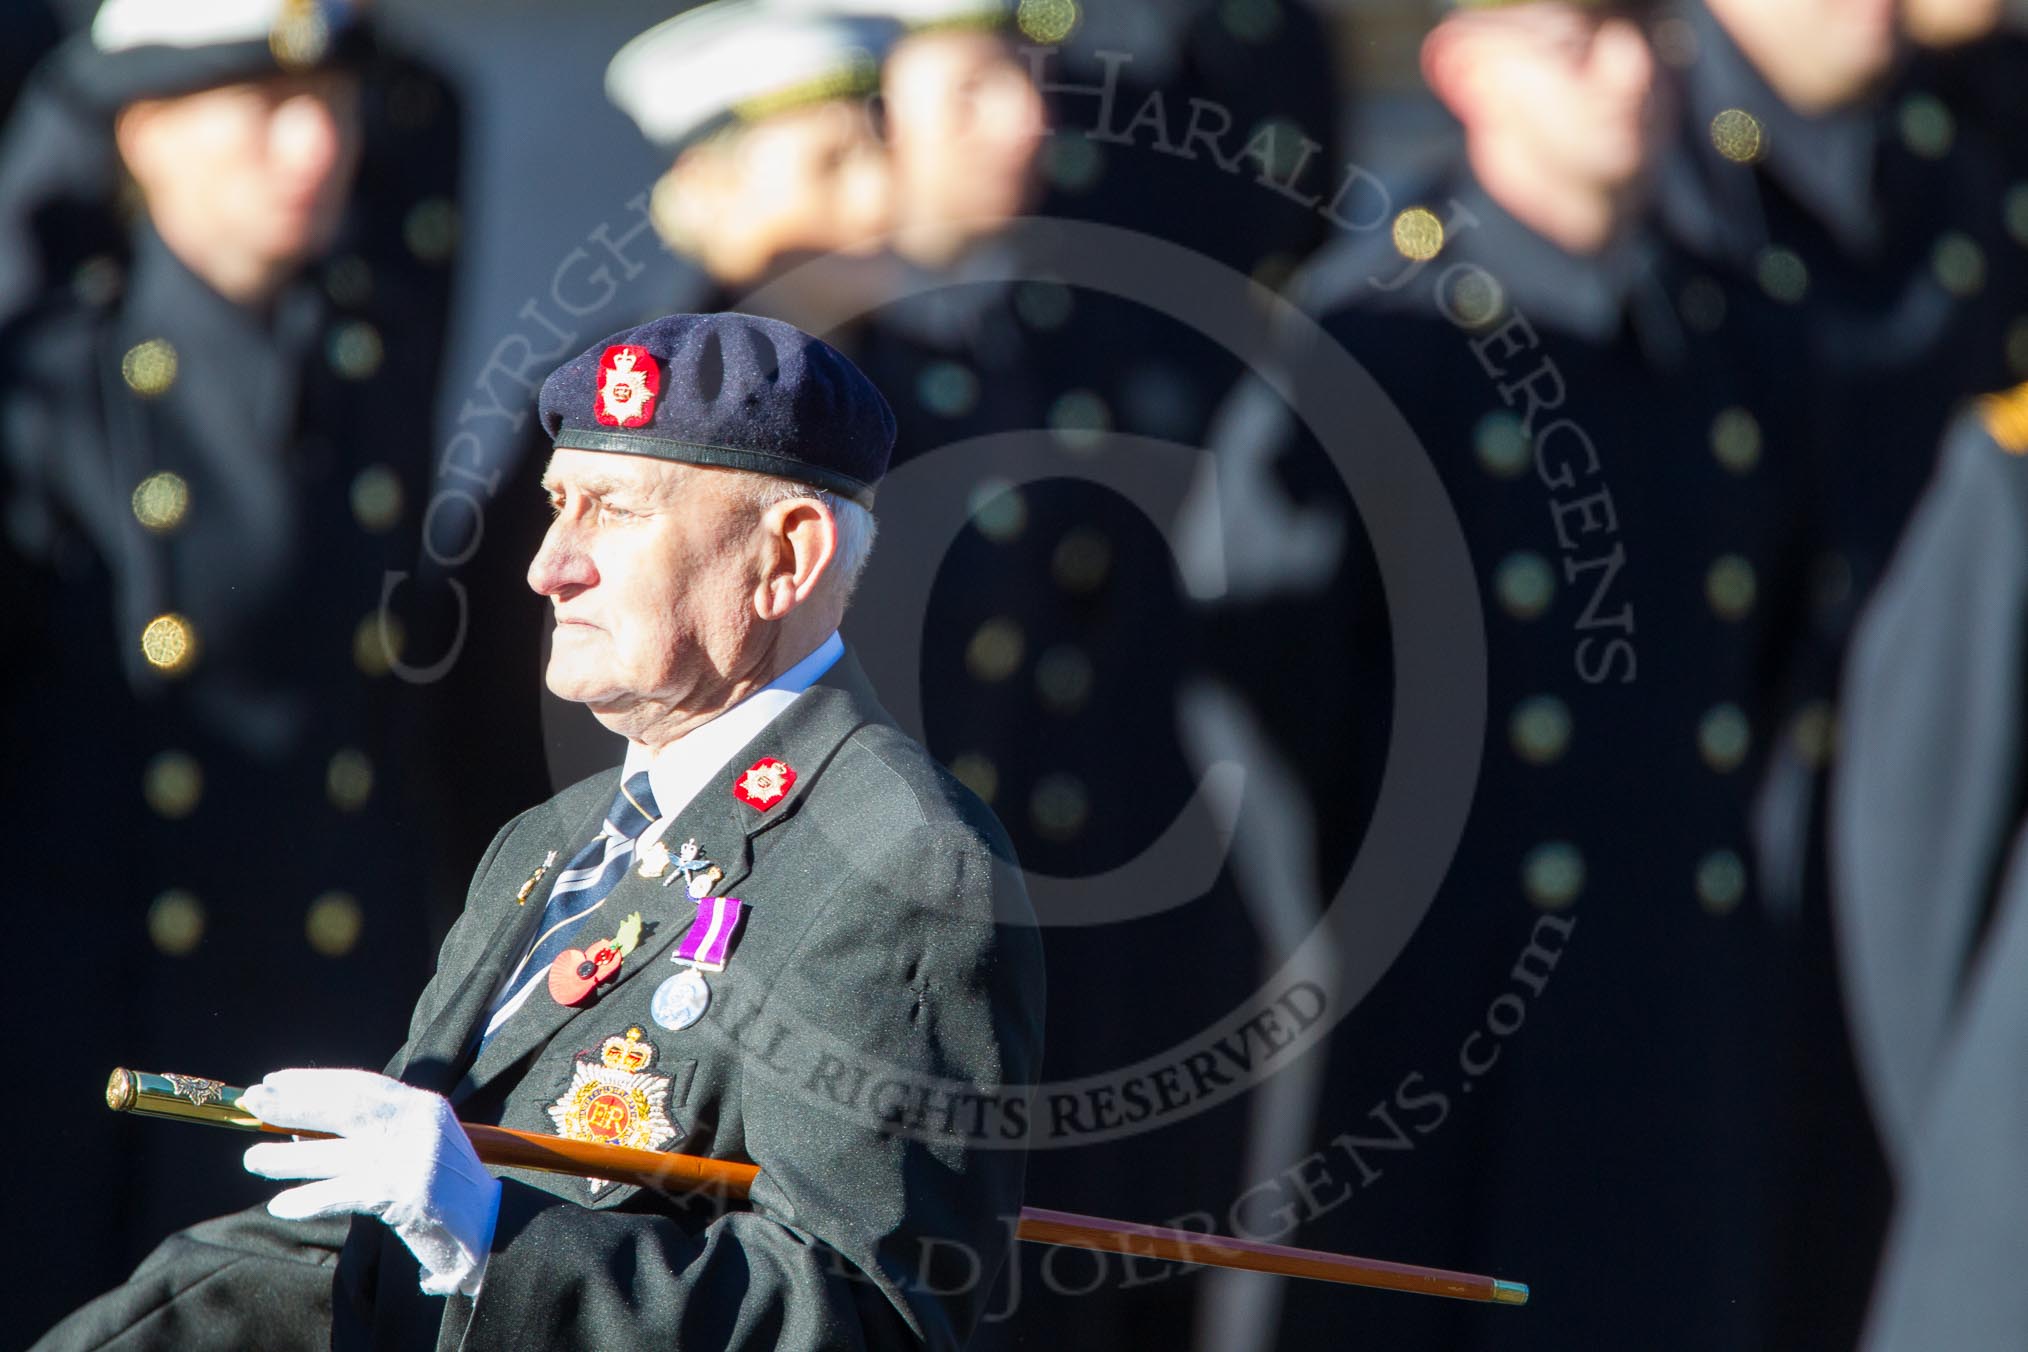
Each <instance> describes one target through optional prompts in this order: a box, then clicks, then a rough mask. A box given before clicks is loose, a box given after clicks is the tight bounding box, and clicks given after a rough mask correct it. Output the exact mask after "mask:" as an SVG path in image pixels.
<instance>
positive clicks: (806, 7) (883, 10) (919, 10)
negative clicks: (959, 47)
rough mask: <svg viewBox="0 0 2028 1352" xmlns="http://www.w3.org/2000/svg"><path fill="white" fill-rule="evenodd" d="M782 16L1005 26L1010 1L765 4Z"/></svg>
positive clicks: (775, 0) (798, 0)
mask: <svg viewBox="0 0 2028 1352" xmlns="http://www.w3.org/2000/svg"><path fill="white" fill-rule="evenodd" d="M767 3H768V4H769V5H770V6H771V7H772V8H774V9H775V10H777V11H778V12H780V13H783V14H847V15H862V16H866V17H870V18H880V19H888V20H891V21H893V22H895V23H898V24H900V25H901V26H902V27H904V28H909V29H915V28H940V27H944V26H946V25H986V24H999V23H1005V22H1007V21H1009V20H1011V19H1013V17H1014V6H1013V4H1012V3H1010V0H767Z"/></svg>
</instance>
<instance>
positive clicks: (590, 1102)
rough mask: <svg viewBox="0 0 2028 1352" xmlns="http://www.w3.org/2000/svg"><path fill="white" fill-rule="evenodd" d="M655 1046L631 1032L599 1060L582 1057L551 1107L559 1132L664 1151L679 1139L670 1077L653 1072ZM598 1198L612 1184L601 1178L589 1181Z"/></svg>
mask: <svg viewBox="0 0 2028 1352" xmlns="http://www.w3.org/2000/svg"><path fill="white" fill-rule="evenodd" d="M654 1060H655V1044H654V1043H652V1042H649V1041H647V1040H646V1039H645V1038H643V1037H642V1036H641V1030H640V1029H639V1028H629V1029H628V1030H627V1032H626V1035H625V1036H624V1037H621V1036H617V1035H615V1036H613V1037H609V1038H607V1039H606V1040H605V1041H604V1042H602V1043H600V1044H599V1051H598V1056H597V1057H596V1058H594V1057H592V1056H591V1055H590V1054H588V1053H585V1052H580V1053H578V1058H577V1065H576V1066H575V1068H574V1069H573V1070H572V1072H571V1080H570V1087H569V1088H567V1089H565V1090H564V1091H563V1096H562V1097H561V1098H559V1099H557V1101H556V1102H554V1103H552V1104H550V1105H549V1118H550V1121H552V1122H554V1123H556V1134H557V1135H559V1136H562V1137H564V1138H565V1139H567V1140H572V1141H596V1142H597V1143H599V1144H600V1145H623V1146H631V1147H633V1148H634V1149H636V1150H660V1149H661V1148H662V1147H663V1146H665V1145H668V1144H669V1143H670V1142H671V1141H673V1140H675V1139H676V1127H675V1124H674V1123H672V1122H670V1120H669V1083H670V1081H669V1077H668V1076H667V1075H654V1074H650V1073H649V1070H648V1067H649V1066H650V1065H652V1064H653V1063H654ZM586 1181H587V1182H588V1183H589V1184H590V1185H591V1190H592V1193H593V1194H594V1195H596V1194H597V1193H599V1192H600V1191H602V1190H603V1189H605V1188H609V1187H611V1186H612V1184H611V1182H610V1181H609V1180H607V1179H603V1178H593V1179H587V1180H586Z"/></svg>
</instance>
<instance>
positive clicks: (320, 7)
mask: <svg viewBox="0 0 2028 1352" xmlns="http://www.w3.org/2000/svg"><path fill="white" fill-rule="evenodd" d="M351 8H352V7H351V6H350V5H348V4H345V3H343V0H321V2H320V3H318V4H315V5H306V4H302V3H300V0H296V2H295V3H292V2H291V0H105V3H104V4H103V5H100V6H99V12H98V14H97V16H96V17H95V18H93V20H92V29H91V37H92V46H94V47H96V48H98V49H99V50H100V51H102V52H124V51H131V50H133V49H134V48H137V47H212V46H217V45H219V44H222V43H229V42H266V41H267V40H268V37H269V35H270V34H271V33H273V32H274V31H275V29H276V27H277V26H278V25H280V24H281V23H282V22H283V20H284V19H285V18H286V17H287V16H288V15H289V14H290V12H291V11H292V10H294V11H303V10H309V11H312V12H316V13H319V14H321V16H322V17H323V18H324V21H325V22H326V23H327V24H328V25H329V26H330V27H331V28H333V29H336V28H338V27H341V26H342V25H343V24H344V23H345V21H346V20H348V19H350V18H351V17H352V15H351V13H350V11H351Z"/></svg>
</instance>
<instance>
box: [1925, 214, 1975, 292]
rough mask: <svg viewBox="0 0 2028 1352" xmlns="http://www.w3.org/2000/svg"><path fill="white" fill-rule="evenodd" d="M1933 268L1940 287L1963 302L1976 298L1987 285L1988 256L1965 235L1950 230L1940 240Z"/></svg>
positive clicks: (1931, 261) (1933, 255)
mask: <svg viewBox="0 0 2028 1352" xmlns="http://www.w3.org/2000/svg"><path fill="white" fill-rule="evenodd" d="M1929 264H1930V270H1931V271H1932V272H1934V273H1935V274H1936V280H1937V285H1938V286H1941V287H1942V288H1943V289H1944V290H1946V291H1948V292H1950V293H1951V294H1952V295H1953V296H1956V297H1958V298H1959V299H1963V298H1964V297H1966V296H1972V295H1976V294H1977V293H1978V291H1979V288H1980V287H1982V286H1984V285H1985V284H1986V252H1985V250H1983V249H1981V248H1980V247H1979V245H1978V242H1977V241H1976V240H1974V239H1973V238H1972V237H1971V236H1970V235H1967V234H1964V233H1963V232H1961V231H1957V230H1946V231H1945V232H1944V233H1943V234H1942V235H1940V236H1938V237H1937V242H1936V247H1935V248H1934V249H1932V250H1931V251H1930V256H1929Z"/></svg>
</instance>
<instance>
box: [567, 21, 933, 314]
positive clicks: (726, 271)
mask: <svg viewBox="0 0 2028 1352" xmlns="http://www.w3.org/2000/svg"><path fill="white" fill-rule="evenodd" d="M894 33H895V26H894V25H893V24H892V23H890V22H887V21H884V20H881V19H877V18H869V17H853V16H841V15H833V14H821V13H794V12H788V13H785V12H782V11H780V10H778V9H774V8H771V7H769V6H767V5H764V4H761V3H757V0H713V3H710V4H706V5H701V6H699V7H697V8H696V9H691V10H686V11H685V12H684V13H682V14H679V15H677V16H676V17H675V18H673V19H669V20H667V21H666V22H663V23H660V24H657V25H656V26H655V27H653V28H651V29H649V30H648V31H647V32H645V33H643V34H641V35H640V36H639V37H637V38H635V39H634V40H633V41H631V42H629V43H628V44H627V45H626V46H625V47H622V48H621V49H620V51H619V52H618V54H617V55H615V56H614V57H613V59H612V62H611V64H610V65H609V66H608V67H607V68H606V93H607V95H608V97H610V98H611V99H612V101H613V103H614V104H615V105H616V106H618V107H619V108H620V110H621V111H622V112H624V113H626V114H627V116H628V117H630V118H632V119H633V121H634V123H635V125H637V126H638V127H639V128H640V129H641V134H642V135H643V136H644V137H645V138H647V140H648V142H649V143H650V144H651V145H653V146H655V147H656V148H657V149H658V150H659V151H661V152H662V153H664V154H665V155H667V156H668V157H669V161H670V166H669V169H668V170H667V172H665V173H664V174H663V175H662V176H661V178H659V179H658V180H657V181H656V183H655V187H654V191H653V194H652V197H651V214H652V219H653V221H654V224H655V228H656V230H657V232H658V233H659V234H660V235H661V237H662V239H663V242H664V243H666V244H667V245H668V246H669V247H670V249H672V250H673V251H675V252H676V253H677V254H679V255H681V256H683V257H685V258H687V259H689V260H690V261H692V262H693V263H695V264H696V265H697V266H698V267H699V268H700V269H701V270H702V271H703V272H704V273H705V275H706V277H707V278H708V279H709V282H710V285H711V287H712V290H713V294H712V295H711V296H710V297H709V298H708V299H707V300H706V301H705V302H704V303H703V304H701V305H699V306H698V308H699V309H701V310H715V309H725V308H736V306H735V304H734V302H737V301H739V300H740V299H741V298H742V297H743V296H745V295H746V294H747V293H749V292H751V291H753V290H755V289H756V288H758V287H760V286H761V285H763V284H764V283H767V282H771V281H780V280H781V279H782V278H783V277H784V276H785V275H786V274H794V273H795V272H796V269H797V267H798V265H799V264H810V263H813V262H814V263H816V264H818V265H819V270H818V271H816V272H815V273H805V274H802V275H801V276H798V277H793V278H792V280H791V281H790V282H789V283H787V285H789V286H791V287H798V286H815V287H819V288H821V287H824V286H827V285H835V284H838V283H837V280H836V279H838V278H839V277H840V276H841V272H840V270H839V269H835V268H834V269H824V268H822V266H821V265H822V264H823V263H824V262H825V261H826V260H829V259H832V258H833V257H834V256H836V255H839V254H841V253H842V254H863V253H866V252H869V251H871V250H872V249H874V248H876V247H878V246H879V245H881V244H882V243H884V242H885V238H886V234H887V231H888V229H889V227H890V224H891V222H892V199H893V192H892V184H891V178H890V174H889V169H888V156H887V154H886V151H885V150H884V148H883V147H882V145H881V142H880V137H879V134H878V129H877V127H876V126H875V121H874V113H873V110H872V99H873V96H874V95H876V94H877V93H878V92H879V88H880V68H881V61H882V59H883V58H884V57H885V55H886V53H887V51H888V48H889V46H890V45H891V43H892V40H893V37H894ZM776 294H781V293H779V292H777V293H776Z"/></svg>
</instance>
